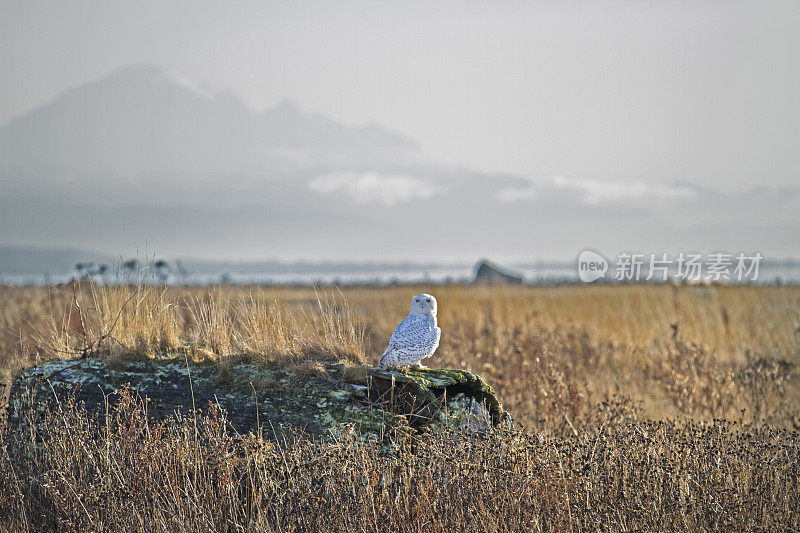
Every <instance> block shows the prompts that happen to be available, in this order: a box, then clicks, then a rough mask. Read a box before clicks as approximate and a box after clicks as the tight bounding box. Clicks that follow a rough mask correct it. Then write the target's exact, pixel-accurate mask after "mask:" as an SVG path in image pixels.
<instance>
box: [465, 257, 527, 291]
mask: <svg viewBox="0 0 800 533" xmlns="http://www.w3.org/2000/svg"><path fill="white" fill-rule="evenodd" d="M522 281H523V280H522V275H520V274H517V273H516V272H512V271H510V270H508V269H506V268H503V267H501V266H500V265H497V264H495V263H492V262H491V261H486V260H482V261H479V262H478V264H477V265H475V280H474V281H473V283H477V284H483V285H521V284H522Z"/></svg>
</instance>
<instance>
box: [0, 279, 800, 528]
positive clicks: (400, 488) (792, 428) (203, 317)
mask: <svg viewBox="0 0 800 533" xmlns="http://www.w3.org/2000/svg"><path fill="white" fill-rule="evenodd" d="M423 291H425V292H430V293H432V294H434V295H435V296H436V297H437V299H438V301H439V322H440V326H441V328H442V341H441V344H440V347H439V349H438V351H437V353H436V354H435V355H434V356H433V358H431V359H429V360H426V364H428V365H429V366H433V367H454V368H464V369H467V370H471V371H473V372H476V373H478V374H481V375H482V376H484V378H485V379H486V380H487V381H488V382H489V383H490V384H491V385H492V386H493V387H494V388H495V389H496V391H497V393H498V395H499V397H500V399H501V400H502V401H503V403H504V406H505V407H506V409H507V410H508V411H509V412H510V413H511V414H512V416H513V417H514V419H515V420H516V422H517V424H516V426H515V427H514V428H512V429H504V430H500V431H498V432H496V433H495V434H492V435H489V436H480V437H465V436H456V435H452V434H448V433H446V432H442V433H441V434H439V433H437V434H434V435H416V434H412V433H411V432H409V431H408V430H407V428H404V427H403V425H402V423H398V427H397V430H396V431H395V432H394V433H393V435H392V436H391V438H392V439H394V440H395V441H396V442H397V443H400V444H401V449H402V450H404V451H403V452H402V453H399V454H396V455H394V456H386V455H385V454H382V453H381V448H380V446H377V445H370V444H365V443H360V442H358V441H352V442H349V441H348V442H340V443H337V444H322V443H317V442H311V441H308V440H303V439H300V440H298V441H297V442H291V443H284V445H281V446H276V445H274V444H273V443H270V442H267V441H261V440H259V439H258V438H257V437H255V436H251V437H248V438H233V437H232V436H230V435H228V434H226V433H225V432H224V431H223V429H222V428H221V427H220V424H219V420H218V419H217V418H215V416H210V417H208V418H203V419H202V420H200V421H199V422H198V424H199V426H198V427H199V428H200V429H199V430H198V431H194V430H192V431H189V430H188V429H187V428H188V426H185V427H182V426H180V425H179V424H178V425H172V426H169V427H161V428H159V429H158V431H154V430H152V429H151V428H150V426H149V425H148V423H147V421H146V420H145V419H143V417H142V413H141V411H140V409H139V407H140V406H137V404H136V402H135V401H134V400H131V401H130V402H127V403H124V402H123V404H121V405H120V407H119V411H117V412H116V413H115V416H114V417H113V422H112V423H111V424H110V425H109V426H108V428H107V429H106V430H105V431H104V432H101V438H100V439H99V440H98V439H97V437H92V436H91V435H92V434H93V433H92V431H90V428H89V427H88V425H89V424H90V421H88V420H86V419H85V417H82V416H81V414H80V412H79V411H73V410H71V409H70V408H69V406H65V412H64V413H61V414H60V415H59V416H53V417H52V420H51V424H50V426H49V427H50V428H51V431H52V434H51V435H49V437H48V439H47V441H46V442H45V444H44V445H43V446H41V447H40V448H36V449H34V450H33V451H30V450H29V451H28V452H26V453H25V454H22V455H20V454H19V453H17V452H14V453H12V452H11V451H9V449H10V448H8V447H4V452H3V453H4V456H3V457H2V458H1V459H2V466H0V487H2V488H0V513H2V516H4V517H5V520H2V521H1V522H3V523H5V524H7V526H6V527H10V528H12V529H25V528H28V529H37V528H40V527H45V528H57V527H62V528H65V529H71V528H78V529H108V530H151V529H153V528H155V529H163V530H188V529H192V530H197V529H200V530H264V529H267V530H296V529H297V530H304V529H332V530H337V529H348V530H364V531H367V530H379V529H384V528H395V529H402V530H422V529H425V530H430V529H433V530H462V529H465V530H519V529H533V530H537V529H539V530H553V529H555V530H566V529H572V530H579V529H602V530H622V529H715V528H721V529H736V530H739V529H775V530H787V531H789V530H797V529H798V528H800V513H799V512H798V509H799V508H800V441H799V439H800V437H798V430H800V288H798V287H722V286H719V287H717V286H669V285H658V286H653V285H637V286H561V287H523V288H520V287H515V288H504V287H498V288H480V287H470V286H418V287H392V288H366V287H365V288H360V287H358V288H347V289H344V290H343V291H341V292H340V291H337V290H331V289H324V290H318V291H315V290H314V289H311V288H261V287H253V288H249V287H228V286H225V287H214V288H159V287H154V286H142V287H135V286H126V287H102V286H96V285H89V284H83V285H82V286H81V287H79V288H78V289H76V290H75V291H74V292H73V288H72V287H52V288H38V287H25V288H11V287H2V288H0V302H1V303H0V368H2V371H3V379H4V380H5V381H6V382H8V380H10V379H11V377H12V376H13V374H14V373H15V372H16V371H18V370H19V369H20V368H23V367H25V366H28V365H31V364H34V363H35V362H36V361H37V360H41V359H46V358H49V357H52V356H60V357H76V356H79V355H82V354H86V355H88V356H91V357H103V358H110V359H124V358H125V357H131V356H138V357H141V356H143V355H147V356H152V355H155V354H159V353H164V352H180V353H189V354H190V355H191V356H192V357H193V358H194V359H211V360H215V361H218V362H219V364H221V365H224V364H226V362H228V361H230V360H231V359H247V360H250V361H256V362H261V363H263V364H267V365H279V366H291V365H299V364H302V362H303V361H307V360H331V361H343V362H346V363H347V364H350V365H353V366H358V365H363V364H367V365H374V364H375V363H376V362H377V359H378V357H379V355H380V353H381V352H382V351H383V349H384V347H385V344H386V342H387V340H388V338H389V336H390V334H391V332H392V329H393V328H394V326H395V325H396V324H397V322H399V321H400V320H401V319H402V318H403V317H404V316H405V315H406V314H407V313H408V307H409V302H410V299H411V297H412V296H413V295H414V294H416V293H419V292H423ZM6 438H10V437H8V436H7V437H6ZM142 465H147V467H146V468H145V467H143V466H142ZM8 524H11V525H8ZM0 527H3V526H0Z"/></svg>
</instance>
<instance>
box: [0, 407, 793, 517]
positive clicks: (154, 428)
mask: <svg viewBox="0 0 800 533" xmlns="http://www.w3.org/2000/svg"><path fill="white" fill-rule="evenodd" d="M45 425H46V427H47V428H48V431H47V434H46V435H27V439H35V440H36V441H38V442H39V443H40V445H39V446H29V445H26V444H24V443H18V444H16V445H11V446H4V447H3V449H2V450H0V460H1V462H0V517H7V518H10V519H11V520H13V524H15V525H16V527H17V528H19V529H27V530H33V531H39V530H42V529H47V530H82V531H86V530H98V531H100V530H103V531H126V532H127V531H308V530H313V531H384V530H390V531H539V530H541V531H544V530H547V531H564V530H584V529H590V530H648V531H652V530H711V529H722V530H737V531H741V530H776V531H782V530H796V529H797V527H798V526H799V525H800V511H799V509H800V459H798V457H800V441H799V440H798V435H797V433H796V432H795V433H788V432H787V431H785V430H781V431H776V430H773V429H770V428H768V427H766V426H762V427H758V428H749V429H746V430H744V431H743V430H742V428H740V427H736V426H735V425H732V424H730V423H724V422H721V421H720V422H715V423H714V424H709V425H699V424H696V423H691V422H684V423H675V422H671V421H662V422H654V421H641V420H637V415H636V413H635V411H634V410H633V409H631V407H630V406H629V405H627V404H625V403H613V402H612V403H606V404H604V405H601V406H600V408H599V409H598V410H596V412H595V416H594V418H593V421H592V424H591V425H590V426H587V427H585V428H582V429H581V431H580V433H579V434H578V435H575V436H567V437H559V436H553V435H541V436H536V435H531V434H529V433H525V432H520V431H509V430H500V431H497V432H494V433H492V434H489V435H483V436H468V435H459V434H457V433H451V432H448V431H440V432H435V433H433V434H431V435H423V436H419V435H409V432H408V431H406V428H405V427H403V426H399V427H397V428H396V429H395V430H393V431H392V433H391V434H390V435H387V438H388V440H389V442H391V443H393V445H394V449H395V452H394V453H387V451H386V448H384V447H381V446H380V445H375V444H369V443H363V442H359V441H358V440H356V439H354V438H351V437H348V436H344V437H342V438H341V440H339V441H337V442H334V443H321V442H315V441H312V440H308V439H305V438H302V437H297V438H295V440H292V441H289V442H282V443H280V444H275V443H273V442H271V441H269V440H264V439H261V438H260V437H258V436H254V435H252V434H251V435H248V436H245V437H238V436H233V435H231V434H230V433H229V432H228V431H226V429H225V427H226V426H225V421H224V416H223V415H222V414H220V413H219V412H216V411H214V410H213V409H212V411H211V413H209V414H208V415H206V416H202V417H199V418H198V419H197V420H191V419H190V420H187V419H183V420H182V421H179V422H178V423H170V424H153V423H152V422H151V421H150V420H148V418H147V416H146V412H145V410H144V406H143V404H141V403H137V402H136V401H135V400H133V399H132V398H131V397H130V395H125V394H123V396H122V399H121V401H120V402H118V403H117V404H116V405H115V407H113V408H112V409H111V410H110V411H109V414H108V416H107V420H106V423H105V424H103V425H98V424H97V423H95V422H93V421H92V420H90V419H88V418H87V417H86V416H85V413H83V412H81V411H80V410H78V409H76V408H75V406H74V405H72V404H67V405H63V406H62V409H61V410H60V411H50V412H49V413H47V414H46V419H45ZM27 439H25V441H23V442H26V441H27V442H31V441H30V440H27ZM6 523H9V522H6Z"/></svg>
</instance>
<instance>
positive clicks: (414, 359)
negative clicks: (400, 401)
mask: <svg viewBox="0 0 800 533" xmlns="http://www.w3.org/2000/svg"><path fill="white" fill-rule="evenodd" d="M441 336H442V330H441V329H439V327H438V326H437V325H436V298H434V297H433V296H431V295H430V294H418V295H416V296H414V298H412V299H411V312H410V313H409V314H408V316H407V317H405V318H404V319H403V321H402V322H400V324H398V325H397V327H396V328H395V329H394V333H392V338H391V339H390V340H389V347H388V348H386V351H385V352H383V355H382V356H381V362H380V363H378V369H379V370H385V369H387V368H390V367H397V366H407V365H413V366H414V367H415V368H425V367H424V366H422V363H421V361H422V360H423V359H425V358H426V357H430V356H431V355H433V352H435V351H436V348H438V347H439V339H440V338H441Z"/></svg>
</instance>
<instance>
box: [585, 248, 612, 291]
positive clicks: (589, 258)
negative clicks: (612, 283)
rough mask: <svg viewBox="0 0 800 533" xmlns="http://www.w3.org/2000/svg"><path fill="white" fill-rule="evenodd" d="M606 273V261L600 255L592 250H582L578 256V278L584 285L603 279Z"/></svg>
mask: <svg viewBox="0 0 800 533" xmlns="http://www.w3.org/2000/svg"><path fill="white" fill-rule="evenodd" d="M607 271H608V261H606V258H605V257H603V256H602V255H600V254H598V253H597V252H595V251H592V250H584V251H582V252H581V255H579V256H578V277H579V278H581V281H582V282H584V283H591V282H593V281H595V280H598V279H600V278H603V277H605V275H606V272H607Z"/></svg>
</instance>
